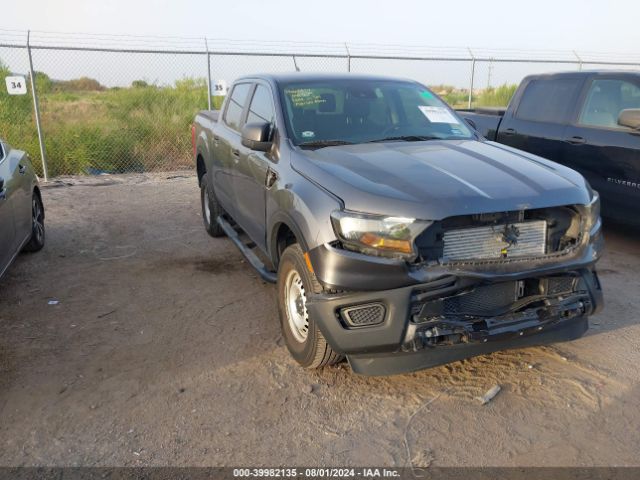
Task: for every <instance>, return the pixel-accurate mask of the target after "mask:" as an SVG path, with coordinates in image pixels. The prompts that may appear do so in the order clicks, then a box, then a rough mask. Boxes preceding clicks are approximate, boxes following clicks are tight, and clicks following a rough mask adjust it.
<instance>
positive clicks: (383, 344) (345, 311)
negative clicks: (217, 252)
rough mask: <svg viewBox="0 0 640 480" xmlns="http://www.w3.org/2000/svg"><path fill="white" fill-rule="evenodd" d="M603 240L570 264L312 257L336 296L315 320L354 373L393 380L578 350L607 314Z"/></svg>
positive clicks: (321, 300)
mask: <svg viewBox="0 0 640 480" xmlns="http://www.w3.org/2000/svg"><path fill="white" fill-rule="evenodd" d="M602 246H603V245H602V238H601V236H600V235H599V234H598V235H593V236H592V237H591V240H590V241H589V243H588V244H587V245H584V246H583V247H582V248H580V249H579V250H578V251H576V252H574V253H573V254H571V255H568V256H566V257H565V258H563V259H562V260H560V261H559V260H558V259H555V260H552V261H549V260H545V261H539V262H513V263H507V262H505V263H503V264H500V265H491V266H487V265H482V266H476V265H467V266H455V267H454V266H445V265H436V266H430V267H417V268H411V267H409V266H407V265H406V264H403V263H402V262H397V261H392V260H388V259H381V258H375V257H369V256H366V255H361V254H357V253H354V252H349V251H345V250H341V249H337V248H332V247H330V246H327V245H323V246H321V247H318V248H316V249H313V250H311V251H310V252H309V255H310V258H311V262H312V264H313V266H314V269H315V273H316V276H317V278H318V279H319V280H320V282H321V283H323V284H324V286H325V287H327V288H330V289H332V290H333V291H337V293H331V294H321V295H315V296H313V297H312V298H309V299H308V302H307V308H308V310H309V314H310V315H312V316H313V318H315V319H316V322H317V323H318V327H319V328H320V330H321V331H322V333H323V335H324V336H325V338H326V339H327V341H328V342H329V343H330V345H331V346H332V347H333V348H334V349H335V350H336V351H338V352H340V353H343V354H345V355H346V356H347V359H348V360H349V363H350V364H351V367H352V369H353V370H354V371H355V372H356V373H361V374H366V375H391V374H397V373H403V372H409V371H414V370H419V369H423V368H428V367H432V366H436V365H440V364H443V363H448V362H452V361H456V360H460V359H463V358H468V357H472V356H475V355H481V354H485V353H489V352H493V351H497V350H503V349H508V348H519V347H525V346H532V345H540V344H546V343H551V342H559V341H566V340H572V339H575V338H578V337H580V336H581V335H583V334H584V332H585V331H586V330H587V328H588V321H587V317H588V316H589V315H592V314H593V313H595V312H597V311H598V310H599V309H600V308H601V307H602V304H603V299H602V290H601V286H600V282H599V280H598V277H597V274H596V272H595V268H594V264H595V261H596V260H597V259H598V258H599V256H600V253H601V250H602Z"/></svg>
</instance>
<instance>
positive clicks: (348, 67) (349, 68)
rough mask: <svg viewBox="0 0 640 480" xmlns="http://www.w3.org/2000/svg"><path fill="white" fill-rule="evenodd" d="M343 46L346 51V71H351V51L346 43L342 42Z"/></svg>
mask: <svg viewBox="0 0 640 480" xmlns="http://www.w3.org/2000/svg"><path fill="white" fill-rule="evenodd" d="M344 48H345V50H346V51H347V72H350V71H351V52H350V51H349V46H348V45H347V44H346V42H345V44H344Z"/></svg>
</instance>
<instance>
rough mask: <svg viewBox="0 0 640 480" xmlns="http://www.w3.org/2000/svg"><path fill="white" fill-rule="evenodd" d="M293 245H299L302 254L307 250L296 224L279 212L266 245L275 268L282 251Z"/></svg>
mask: <svg viewBox="0 0 640 480" xmlns="http://www.w3.org/2000/svg"><path fill="white" fill-rule="evenodd" d="M293 243H297V244H299V245H300V248H302V251H303V252H306V251H307V250H308V249H309V248H308V246H307V242H306V240H305V238H304V235H303V234H302V230H301V229H300V228H299V227H298V225H297V224H296V222H295V221H294V220H293V219H292V218H291V217H290V216H289V215H287V214H286V213H284V212H280V213H279V214H278V215H277V216H276V218H275V219H274V222H273V227H272V228H271V234H270V236H269V245H268V248H269V256H270V257H271V262H272V263H273V265H274V267H275V268H277V267H278V263H279V262H280V257H281V256H282V252H284V249H285V248H286V247H288V246H289V245H291V244H293Z"/></svg>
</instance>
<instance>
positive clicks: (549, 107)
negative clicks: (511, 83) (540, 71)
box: [516, 78, 580, 123]
mask: <svg viewBox="0 0 640 480" xmlns="http://www.w3.org/2000/svg"><path fill="white" fill-rule="evenodd" d="M579 86H580V80H579V79H577V78H554V79H549V80H532V81H531V82H530V83H529V85H527V88H526V90H525V91H524V94H523V95H522V99H521V100H520V105H518V110H517V111H516V118H519V119H522V120H531V121H534V122H549V123H564V122H566V121H567V120H568V117H569V114H570V112H571V109H572V107H573V104H574V101H575V96H576V93H577V91H578V88H579Z"/></svg>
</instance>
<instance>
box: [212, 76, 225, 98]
mask: <svg viewBox="0 0 640 480" xmlns="http://www.w3.org/2000/svg"><path fill="white" fill-rule="evenodd" d="M226 94H227V82H226V81H224V80H216V81H215V82H213V85H211V95H213V96H214V97H224V96H225V95H226Z"/></svg>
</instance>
